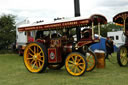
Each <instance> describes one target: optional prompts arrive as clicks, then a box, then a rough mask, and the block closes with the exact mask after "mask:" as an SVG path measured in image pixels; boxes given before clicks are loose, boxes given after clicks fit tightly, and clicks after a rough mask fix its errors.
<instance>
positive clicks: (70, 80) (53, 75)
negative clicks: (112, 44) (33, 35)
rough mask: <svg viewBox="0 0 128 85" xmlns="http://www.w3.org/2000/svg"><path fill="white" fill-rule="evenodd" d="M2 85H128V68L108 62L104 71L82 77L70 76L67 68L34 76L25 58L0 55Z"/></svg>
mask: <svg viewBox="0 0 128 85" xmlns="http://www.w3.org/2000/svg"><path fill="white" fill-rule="evenodd" d="M0 85H128V67H120V66H119V65H118V64H117V63H116V64H112V63H110V62H109V61H108V60H106V66H105V68H104V69H94V70H93V71H92V72H86V73H85V74H84V75H83V76H80V77H73V76H71V75H69V74H68V73H67V72H66V70H65V67H63V68H62V69H61V70H50V69H46V71H45V72H44V73H40V74H33V73H30V72H28V71H27V69H26V68H25V66H24V63H23V57H21V56H18V55H16V54H0Z"/></svg>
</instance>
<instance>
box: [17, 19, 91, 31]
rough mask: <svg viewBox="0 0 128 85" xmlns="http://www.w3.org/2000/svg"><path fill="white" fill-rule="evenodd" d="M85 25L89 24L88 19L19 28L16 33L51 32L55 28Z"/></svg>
mask: <svg viewBox="0 0 128 85" xmlns="http://www.w3.org/2000/svg"><path fill="white" fill-rule="evenodd" d="M87 24H89V19H83V20H76V21H68V22H60V23H52V24H42V25H35V26H27V27H20V28H18V31H31V30H50V29H51V30H52V29H57V28H64V27H74V26H79V25H87Z"/></svg>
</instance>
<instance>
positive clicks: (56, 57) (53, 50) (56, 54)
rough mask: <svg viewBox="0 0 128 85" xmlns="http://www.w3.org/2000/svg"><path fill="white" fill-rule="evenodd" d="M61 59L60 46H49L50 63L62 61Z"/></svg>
mask: <svg viewBox="0 0 128 85" xmlns="http://www.w3.org/2000/svg"><path fill="white" fill-rule="evenodd" d="M52 56H54V57H52ZM61 61H62V57H61V52H60V48H48V63H60V62H61Z"/></svg>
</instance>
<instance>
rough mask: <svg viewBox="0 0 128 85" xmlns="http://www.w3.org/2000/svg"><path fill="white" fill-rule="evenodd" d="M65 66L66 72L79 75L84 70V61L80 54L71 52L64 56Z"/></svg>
mask: <svg viewBox="0 0 128 85" xmlns="http://www.w3.org/2000/svg"><path fill="white" fill-rule="evenodd" d="M65 66H66V69H67V71H68V73H70V74H71V75H73V76H79V75H82V74H83V73H84V72H85V69H86V62H85V59H84V58H83V57H82V56H81V55H80V54H78V53H72V54H70V55H69V56H68V57H67V58H66V63H65Z"/></svg>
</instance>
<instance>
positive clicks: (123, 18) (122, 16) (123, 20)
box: [113, 11, 128, 66]
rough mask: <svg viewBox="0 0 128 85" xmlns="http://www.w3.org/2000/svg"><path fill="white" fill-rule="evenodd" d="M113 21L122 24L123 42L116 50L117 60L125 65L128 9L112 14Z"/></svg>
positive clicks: (127, 57)
mask: <svg viewBox="0 0 128 85" xmlns="http://www.w3.org/2000/svg"><path fill="white" fill-rule="evenodd" d="M113 22H115V24H117V25H120V26H123V33H124V35H125V37H126V38H125V44H123V45H121V46H120V47H119V50H118V52H117V60H118V63H119V65H120V66H127V64H128V11H126V12H122V13H119V14H117V15H115V16H114V18H113Z"/></svg>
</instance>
